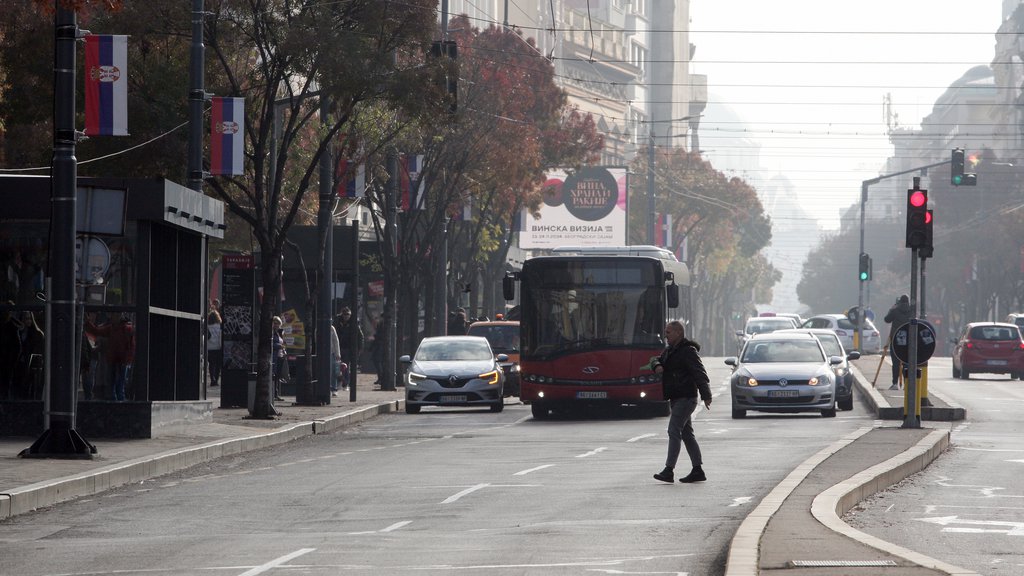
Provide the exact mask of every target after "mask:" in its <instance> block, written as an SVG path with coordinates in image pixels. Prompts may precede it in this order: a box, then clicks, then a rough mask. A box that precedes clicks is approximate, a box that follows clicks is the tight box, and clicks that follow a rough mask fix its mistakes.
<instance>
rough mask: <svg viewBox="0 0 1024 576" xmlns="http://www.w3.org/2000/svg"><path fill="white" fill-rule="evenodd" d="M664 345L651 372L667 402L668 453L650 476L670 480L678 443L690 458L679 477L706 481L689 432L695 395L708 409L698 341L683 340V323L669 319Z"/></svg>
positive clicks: (708, 395)
mask: <svg viewBox="0 0 1024 576" xmlns="http://www.w3.org/2000/svg"><path fill="white" fill-rule="evenodd" d="M665 339H666V340H667V341H668V347H667V348H665V351H664V352H662V353H661V356H660V357H659V358H658V359H657V360H655V362H654V372H655V373H657V374H661V389H662V397H663V398H665V399H666V400H668V401H669V405H670V406H671V413H670V414H669V418H668V455H667V456H666V458H665V469H664V470H662V471H661V472H659V473H657V474H655V475H654V478H655V479H656V480H661V481H662V482H672V481H673V480H674V479H675V473H674V469H675V466H676V461H677V460H678V459H679V451H680V448H681V447H682V445H685V446H686V454H687V455H688V456H689V457H690V464H691V465H692V467H693V469H692V470H691V471H690V473H689V474H687V475H686V476H684V477H682V478H680V479H679V481H680V482H682V483H684V484H689V483H691V482H703V481H705V480H707V476H706V475H705V474H704V469H703V468H702V465H703V462H702V460H701V454H700V445H698V444H697V438H696V437H695V436H694V434H693V412H694V410H696V409H697V396H698V394H699V395H700V400H701V401H702V402H703V403H704V406H705V407H707V408H708V409H709V410H710V409H711V387H710V386H708V373H707V370H705V369H704V362H703V361H702V360H701V358H700V354H699V352H700V344H698V343H697V342H694V341H693V340H687V338H686V332H685V330H684V329H683V324H682V323H681V322H679V321H678V320H673V321H672V322H669V323H668V324H667V325H666V326H665Z"/></svg>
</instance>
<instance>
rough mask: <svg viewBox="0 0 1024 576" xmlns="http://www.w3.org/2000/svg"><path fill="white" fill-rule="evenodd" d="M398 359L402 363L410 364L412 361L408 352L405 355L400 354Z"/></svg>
mask: <svg viewBox="0 0 1024 576" xmlns="http://www.w3.org/2000/svg"><path fill="white" fill-rule="evenodd" d="M398 361H399V362H401V363H402V364H411V363H412V358H410V357H409V355H408V354H405V355H403V356H401V357H400V358H399V359H398Z"/></svg>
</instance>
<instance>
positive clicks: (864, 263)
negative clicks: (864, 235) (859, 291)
mask: <svg viewBox="0 0 1024 576" xmlns="http://www.w3.org/2000/svg"><path fill="white" fill-rule="evenodd" d="M869 280H871V256H868V255H867V254H865V253H863V252H861V254H860V281H861V282H867V281H869Z"/></svg>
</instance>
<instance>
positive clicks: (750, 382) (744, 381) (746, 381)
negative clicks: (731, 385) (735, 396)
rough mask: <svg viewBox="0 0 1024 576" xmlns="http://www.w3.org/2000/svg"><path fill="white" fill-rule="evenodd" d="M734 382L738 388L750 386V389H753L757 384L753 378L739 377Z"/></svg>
mask: <svg viewBox="0 0 1024 576" xmlns="http://www.w3.org/2000/svg"><path fill="white" fill-rule="evenodd" d="M736 382H737V383H738V384H739V385H740V386H750V387H751V388H753V387H754V386H757V384H758V382H757V378H754V377H753V376H740V377H739V378H738V379H737V380H736Z"/></svg>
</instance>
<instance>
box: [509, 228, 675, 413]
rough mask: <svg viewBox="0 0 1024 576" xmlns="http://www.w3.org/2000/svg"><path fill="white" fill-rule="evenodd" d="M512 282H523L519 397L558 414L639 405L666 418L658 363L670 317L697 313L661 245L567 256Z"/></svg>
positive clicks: (528, 264)
mask: <svg viewBox="0 0 1024 576" xmlns="http://www.w3.org/2000/svg"><path fill="white" fill-rule="evenodd" d="M554 252H555V254H556V255H552V256H539V257H536V258H531V259H528V260H526V261H525V262H524V263H523V269H522V270H521V271H519V272H517V273H512V274H510V275H507V276H506V277H505V279H504V282H503V290H504V296H505V299H506V300H513V299H515V295H516V294H515V292H516V290H515V282H516V280H518V281H519V283H520V304H519V310H520V317H519V322H520V339H521V342H520V351H521V355H520V359H519V362H520V395H519V397H520V399H521V400H522V401H523V403H524V404H530V406H531V408H532V411H533V417H534V418H538V419H541V418H546V417H547V416H548V415H549V413H550V411H551V410H571V409H577V408H579V409H584V410H585V409H586V408H587V407H589V406H594V405H601V404H603V405H615V406H622V405H636V406H640V407H641V408H643V409H644V411H645V412H648V413H650V414H658V415H667V414H668V403H667V402H665V401H664V400H663V399H662V396H661V377H660V375H659V374H655V373H654V371H653V370H652V369H651V360H652V358H655V357H657V356H658V355H659V354H660V353H661V351H662V350H663V349H664V346H665V344H664V340H663V338H662V331H663V329H664V327H665V323H666V321H667V320H670V319H678V320H683V321H684V322H685V319H686V318H687V317H688V312H689V271H688V269H687V268H686V265H685V264H683V263H681V262H679V261H677V260H676V258H675V255H673V254H672V252H671V251H669V250H665V249H663V248H658V247H656V246H626V247H619V248H596V247H594V248H591V247H583V248H559V249H557V250H555V251H554Z"/></svg>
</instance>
